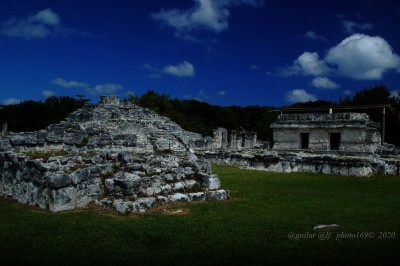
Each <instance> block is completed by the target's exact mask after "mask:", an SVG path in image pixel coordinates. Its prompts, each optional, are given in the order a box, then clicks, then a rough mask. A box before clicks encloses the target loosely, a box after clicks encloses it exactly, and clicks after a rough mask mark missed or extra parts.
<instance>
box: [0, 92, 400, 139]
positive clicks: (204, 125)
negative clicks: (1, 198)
mask: <svg viewBox="0 0 400 266" xmlns="http://www.w3.org/2000/svg"><path fill="white" fill-rule="evenodd" d="M124 101H130V102H133V103H135V104H137V105H139V106H142V107H145V108H149V109H151V110H153V111H155V112H156V113H158V114H160V115H163V116H167V117H169V118H171V119H172V120H173V121H175V122H176V123H178V124H179V125H180V126H181V127H182V128H184V129H186V130H188V131H192V132H197V133H200V134H202V135H205V136H211V135H212V131H213V129H214V128H217V127H224V128H226V129H228V130H246V131H255V132H257V135H258V139H260V140H272V130H271V129H270V125H271V124H272V123H273V122H275V121H276V119H277V116H278V114H279V112H271V111H273V110H276V109H277V108H276V107H272V106H247V107H240V106H226V107H222V106H215V105H210V104H208V103H205V102H199V101H196V100H179V99H175V98H171V97H170V96H168V95H166V94H159V93H157V92H156V91H154V90H151V91H148V92H146V93H145V94H143V95H141V96H130V97H129V98H126V99H124ZM88 103H89V100H88V99H85V98H83V96H81V95H79V96H78V97H77V98H72V97H66V96H61V97H55V96H53V97H50V98H47V99H46V100H45V101H44V102H42V101H25V102H22V103H20V104H17V105H10V106H6V107H4V108H3V109H1V110H0V123H1V124H3V123H8V125H9V130H10V131H14V132H21V131H34V130H39V129H43V128H45V127H46V126H48V125H50V124H54V123H58V122H60V121H61V120H63V119H65V118H66V117H67V116H68V114H70V113H71V112H73V111H74V110H76V109H79V108H82V107H83V106H84V105H86V104H88ZM371 104H391V105H392V106H393V108H394V110H400V96H398V97H394V96H393V95H392V94H391V90H390V89H388V88H386V87H385V86H382V85H380V86H375V87H373V88H366V89H364V90H362V91H360V92H357V93H356V94H355V95H354V96H352V97H349V96H346V97H344V98H340V99H339V100H338V101H337V102H330V101H315V102H306V103H296V104H293V105H291V106H284V107H282V108H287V107H297V108H301V107H302V108H311V107H324V106H325V107H328V106H330V107H335V106H349V107H352V106H353V107H355V109H354V110H352V111H358V112H366V113H368V114H369V115H370V117H371V119H372V120H374V121H376V122H379V123H382V108H373V109H362V110H357V109H356V107H357V106H359V105H371ZM392 111H393V110H389V109H388V110H387V112H386V127H385V128H386V142H388V143H392V144H395V145H398V146H400V116H399V114H398V113H396V111H393V112H392ZM305 112H307V111H305ZM312 112H315V111H312ZM321 112H326V111H321Z"/></svg>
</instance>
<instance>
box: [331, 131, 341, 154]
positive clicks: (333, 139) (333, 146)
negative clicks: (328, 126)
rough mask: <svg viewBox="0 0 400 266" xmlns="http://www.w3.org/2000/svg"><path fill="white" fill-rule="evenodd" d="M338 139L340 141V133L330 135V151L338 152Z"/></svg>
mask: <svg viewBox="0 0 400 266" xmlns="http://www.w3.org/2000/svg"><path fill="white" fill-rule="evenodd" d="M340 139H341V134H340V133H330V142H329V145H330V149H331V150H336V151H337V150H339V147H340Z"/></svg>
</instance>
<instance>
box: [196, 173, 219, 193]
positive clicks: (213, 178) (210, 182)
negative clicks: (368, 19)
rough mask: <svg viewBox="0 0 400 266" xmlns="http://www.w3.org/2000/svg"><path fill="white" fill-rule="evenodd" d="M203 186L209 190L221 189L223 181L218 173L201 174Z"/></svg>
mask: <svg viewBox="0 0 400 266" xmlns="http://www.w3.org/2000/svg"><path fill="white" fill-rule="evenodd" d="M201 179H202V186H203V187H204V188H205V189H208V190H214V189H219V188H220V187H221V182H220V180H219V177H218V175H206V174H201Z"/></svg>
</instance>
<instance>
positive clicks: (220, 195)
mask: <svg viewBox="0 0 400 266" xmlns="http://www.w3.org/2000/svg"><path fill="white" fill-rule="evenodd" d="M205 194H206V198H207V199H208V200H226V199H229V191H227V190H223V189H221V190H217V191H206V192H205Z"/></svg>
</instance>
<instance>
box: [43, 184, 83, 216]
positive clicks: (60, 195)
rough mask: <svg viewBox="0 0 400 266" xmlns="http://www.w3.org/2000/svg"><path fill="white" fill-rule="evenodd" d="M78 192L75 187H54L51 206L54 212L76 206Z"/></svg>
mask: <svg viewBox="0 0 400 266" xmlns="http://www.w3.org/2000/svg"><path fill="white" fill-rule="evenodd" d="M77 198H78V193H77V190H76V188H74V187H65V188H60V189H52V190H51V191H50V198H49V208H50V210H51V211H53V212H59V211H66V210H72V209H74V208H75V207H76V201H77Z"/></svg>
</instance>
